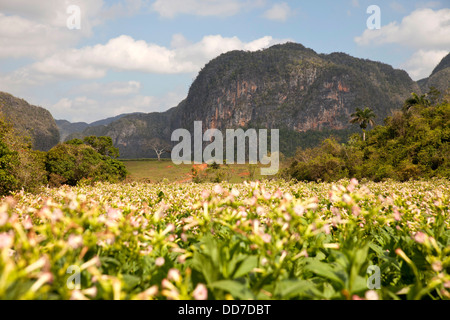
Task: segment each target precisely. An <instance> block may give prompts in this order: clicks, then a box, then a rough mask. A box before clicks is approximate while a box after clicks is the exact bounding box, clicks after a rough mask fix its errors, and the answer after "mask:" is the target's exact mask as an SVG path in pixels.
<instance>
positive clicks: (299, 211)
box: [294, 205, 305, 216]
mask: <svg viewBox="0 0 450 320" xmlns="http://www.w3.org/2000/svg"><path fill="white" fill-rule="evenodd" d="M294 212H295V214H296V215H298V216H303V213H304V212H305V208H304V207H303V206H300V205H297V206H295V207H294Z"/></svg>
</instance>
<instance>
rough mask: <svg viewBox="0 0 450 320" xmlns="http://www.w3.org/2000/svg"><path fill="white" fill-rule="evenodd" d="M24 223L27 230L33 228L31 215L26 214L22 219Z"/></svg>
mask: <svg viewBox="0 0 450 320" xmlns="http://www.w3.org/2000/svg"><path fill="white" fill-rule="evenodd" d="M22 225H23V227H24V228H25V229H27V230H29V229H31V228H33V222H32V221H31V218H30V216H25V218H24V219H23V220H22Z"/></svg>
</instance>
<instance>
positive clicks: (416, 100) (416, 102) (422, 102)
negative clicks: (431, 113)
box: [403, 92, 430, 111]
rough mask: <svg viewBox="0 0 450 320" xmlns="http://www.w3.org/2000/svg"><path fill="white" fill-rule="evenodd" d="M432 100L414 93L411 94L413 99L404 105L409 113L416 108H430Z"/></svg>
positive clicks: (410, 98) (404, 108)
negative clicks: (412, 108)
mask: <svg viewBox="0 0 450 320" xmlns="http://www.w3.org/2000/svg"><path fill="white" fill-rule="evenodd" d="M429 105H430V100H428V98H427V95H426V94H423V95H421V96H419V95H417V93H415V92H413V93H411V97H409V98H408V99H406V101H405V104H404V105H403V110H404V111H409V109H411V107H414V106H424V107H426V106H429Z"/></svg>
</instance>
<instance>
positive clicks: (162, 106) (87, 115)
mask: <svg viewBox="0 0 450 320" xmlns="http://www.w3.org/2000/svg"><path fill="white" fill-rule="evenodd" d="M183 98H185V94H181V91H177V92H169V93H167V94H166V95H164V96H162V97H154V96H146V95H134V96H127V97H122V98H118V97H114V96H111V97H109V98H106V99H105V98H104V99H101V100H100V99H98V98H89V97H88V96H83V95H81V96H76V97H74V98H67V97H65V98H62V99H60V100H59V101H58V102H56V103H55V104H53V105H51V106H49V107H48V110H49V111H50V112H51V113H52V115H53V117H54V118H55V119H65V120H69V121H71V122H79V121H83V122H88V123H91V122H94V121H97V120H100V119H105V118H108V117H114V116H117V115H119V114H123V113H131V112H144V113H150V112H161V111H165V110H167V109H168V108H171V107H174V106H176V105H178V103H179V102H180V101H181V100H182V99H183Z"/></svg>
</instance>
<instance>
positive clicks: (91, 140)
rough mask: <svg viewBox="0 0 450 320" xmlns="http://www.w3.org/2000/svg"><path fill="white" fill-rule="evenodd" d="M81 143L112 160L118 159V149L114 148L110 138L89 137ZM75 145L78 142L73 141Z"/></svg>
mask: <svg viewBox="0 0 450 320" xmlns="http://www.w3.org/2000/svg"><path fill="white" fill-rule="evenodd" d="M75 140H79V139H75ZM83 142H84V143H85V144H87V145H89V146H91V147H92V148H94V149H95V150H96V151H97V152H98V153H100V154H101V155H104V156H108V157H110V158H113V159H115V158H118V157H119V149H118V148H116V147H114V145H113V141H112V138H111V137H96V136H89V137H85V138H84V139H83ZM75 143H78V141H75Z"/></svg>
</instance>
